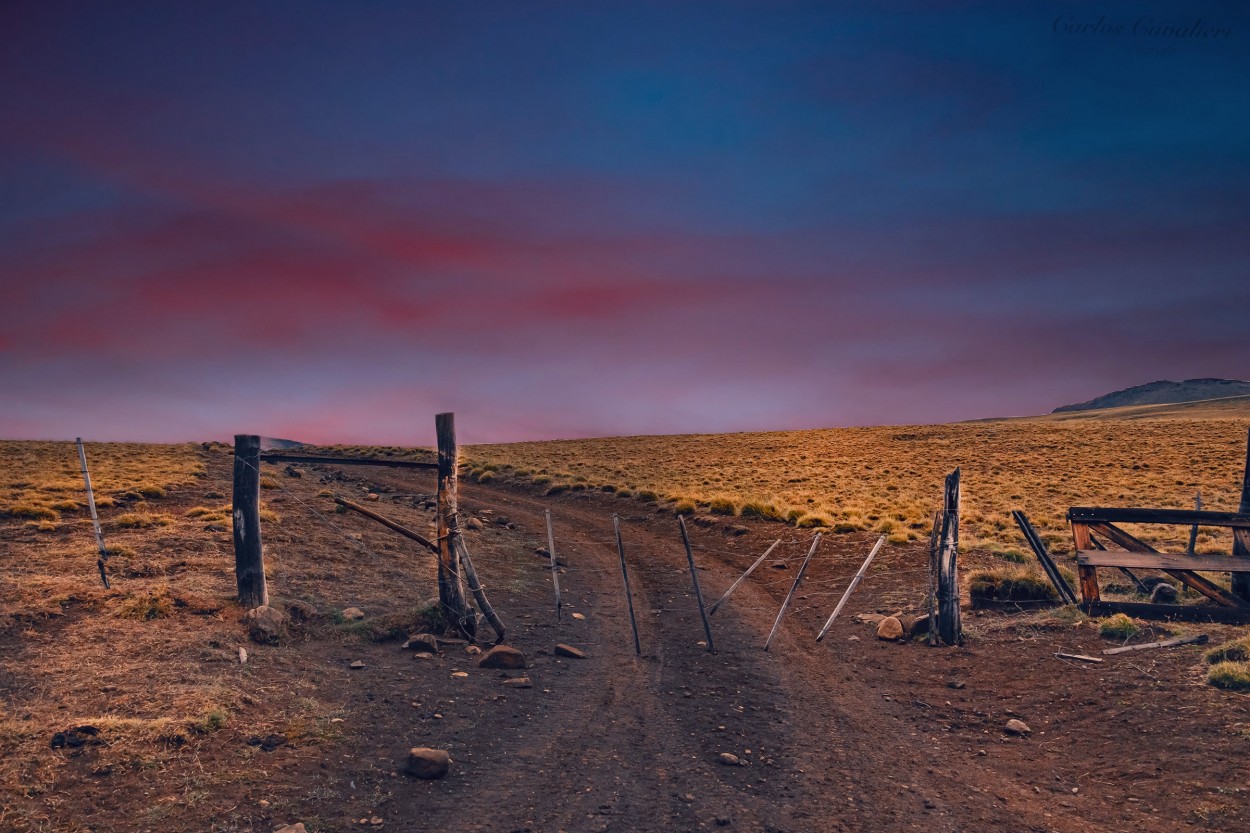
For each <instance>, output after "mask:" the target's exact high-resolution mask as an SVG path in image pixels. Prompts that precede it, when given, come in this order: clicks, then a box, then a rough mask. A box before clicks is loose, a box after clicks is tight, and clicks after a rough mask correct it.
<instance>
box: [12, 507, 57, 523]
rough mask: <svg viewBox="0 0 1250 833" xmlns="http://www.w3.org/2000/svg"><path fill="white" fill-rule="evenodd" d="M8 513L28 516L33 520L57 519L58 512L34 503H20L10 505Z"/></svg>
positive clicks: (13, 515) (16, 516) (17, 516)
mask: <svg viewBox="0 0 1250 833" xmlns="http://www.w3.org/2000/svg"><path fill="white" fill-rule="evenodd" d="M8 514H9V515H10V516H11V517H14V518H28V519H30V520H33V521H54V520H56V519H57V514H56V512H54V511H53V510H52V509H50V508H48V507H47V506H40V505H37V504H33V503H18V504H16V505H14V506H10V507H9V509H8Z"/></svg>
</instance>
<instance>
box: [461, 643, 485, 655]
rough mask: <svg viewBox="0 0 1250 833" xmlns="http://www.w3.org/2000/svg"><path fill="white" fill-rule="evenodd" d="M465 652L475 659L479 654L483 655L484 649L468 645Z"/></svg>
mask: <svg viewBox="0 0 1250 833" xmlns="http://www.w3.org/2000/svg"><path fill="white" fill-rule="evenodd" d="M464 652H465V653H466V654H468V655H469V656H471V657H475V656H477V655H478V654H480V653H482V649H481V648H479V647H477V646H476V645H466V646H465V648H464Z"/></svg>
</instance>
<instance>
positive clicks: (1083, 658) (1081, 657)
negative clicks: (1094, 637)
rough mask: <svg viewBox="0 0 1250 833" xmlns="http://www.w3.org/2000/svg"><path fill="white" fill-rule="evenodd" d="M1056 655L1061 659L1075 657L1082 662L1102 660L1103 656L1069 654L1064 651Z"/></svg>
mask: <svg viewBox="0 0 1250 833" xmlns="http://www.w3.org/2000/svg"><path fill="white" fill-rule="evenodd" d="M1055 656H1057V657H1059V659H1075V660H1080V661H1081V662H1102V657H1090V656H1086V655H1085V654H1068V653H1064V652H1063V651H1060V652H1058V653H1057V654H1055Z"/></svg>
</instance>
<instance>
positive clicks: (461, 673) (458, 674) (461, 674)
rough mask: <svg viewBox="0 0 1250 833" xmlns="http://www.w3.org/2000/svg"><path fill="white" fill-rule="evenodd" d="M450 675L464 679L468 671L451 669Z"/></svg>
mask: <svg viewBox="0 0 1250 833" xmlns="http://www.w3.org/2000/svg"><path fill="white" fill-rule="evenodd" d="M451 676H453V677H455V678H457V679H464V678H465V677H467V676H469V672H468V671H452V672H451Z"/></svg>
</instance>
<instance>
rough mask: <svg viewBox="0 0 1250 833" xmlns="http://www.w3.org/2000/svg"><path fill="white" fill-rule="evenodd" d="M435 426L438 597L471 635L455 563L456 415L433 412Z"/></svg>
mask: <svg viewBox="0 0 1250 833" xmlns="http://www.w3.org/2000/svg"><path fill="white" fill-rule="evenodd" d="M434 430H435V433H436V434H437V437H438V526H437V530H438V601H439V605H440V607H441V608H442V610H443V616H444V618H446V620H447V621H448V622H450V623H451V624H452V625H453V626H454V627H455V628H456V629H458V630H459V631H460V632H461V633H463V634H464V635H465V636H466V637H468V638H469V639H472V638H473V637H474V635H475V634H476V631H477V616H476V615H475V614H473V613H472V611H470V610H469V605H468V602H467V601H466V600H465V597H464V584H463V582H462V581H461V580H460V570H459V569H458V568H457V565H456V560H457V559H456V546H455V536H456V535H458V534H459V533H460V522H459V520H457V517H456V512H457V511H458V502H457V498H456V488H457V480H456V469H457V467H458V466H459V464H460V451H459V449H458V448H457V447H456V415H455V414H438V415H436V416H435V417H434Z"/></svg>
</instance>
